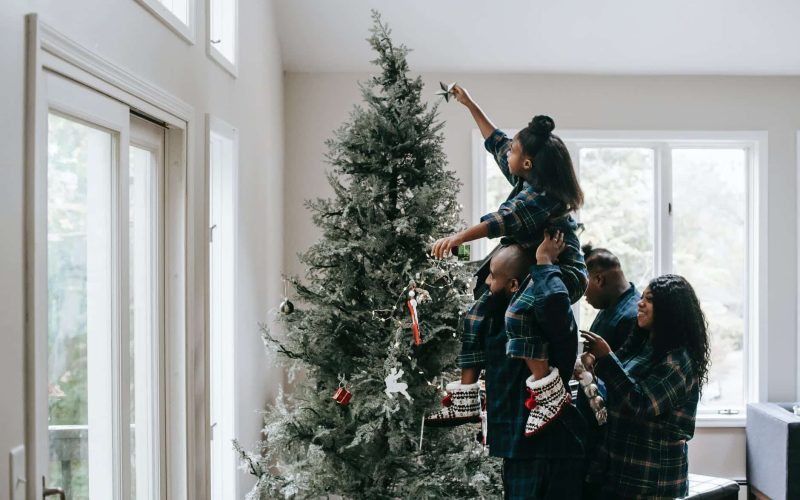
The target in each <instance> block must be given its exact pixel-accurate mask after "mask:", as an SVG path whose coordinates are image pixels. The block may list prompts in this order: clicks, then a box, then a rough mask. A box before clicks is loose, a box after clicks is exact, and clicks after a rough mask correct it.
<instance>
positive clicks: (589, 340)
mask: <svg viewBox="0 0 800 500" xmlns="http://www.w3.org/2000/svg"><path fill="white" fill-rule="evenodd" d="M581 337H583V345H584V346H585V349H586V352H589V353H591V354H592V356H594V357H595V359H602V358H605V357H606V356H608V355H609V354H611V346H609V345H608V342H606V341H605V340H604V339H603V337H601V336H600V335H597V334H596V333H592V332H588V331H586V330H581Z"/></svg>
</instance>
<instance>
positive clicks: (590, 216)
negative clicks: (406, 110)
mask: <svg viewBox="0 0 800 500" xmlns="http://www.w3.org/2000/svg"><path fill="white" fill-rule="evenodd" d="M561 137H562V139H564V141H565V142H566V143H567V146H568V147H569V148H570V153H571V155H572V158H573V161H574V163H575V167H576V169H577V171H578V175H579V177H580V181H581V187H582V188H583V190H584V193H585V199H586V202H585V205H584V207H583V209H582V210H581V211H580V213H579V214H577V215H578V218H579V220H580V222H582V223H583V224H584V225H585V230H584V232H583V233H582V234H581V235H580V238H581V242H582V243H584V244H585V243H590V242H591V243H593V244H594V245H595V246H602V247H605V248H608V249H610V250H611V251H613V252H614V253H615V254H616V255H617V256H618V257H619V258H620V261H621V262H622V265H623V268H624V270H625V273H626V275H627V277H628V279H629V280H631V281H633V282H634V283H635V284H636V286H637V288H639V290H640V291H641V290H643V289H644V287H646V285H647V283H648V281H649V280H650V279H651V278H652V277H654V276H658V275H661V274H666V273H676V274H681V275H683V276H684V277H686V278H687V279H688V280H689V282H690V283H692V285H693V287H694V288H695V291H696V292H697V294H698V297H699V298H700V301H701V305H702V307H703V311H704V312H705V314H706V317H707V320H708V323H709V333H710V336H711V353H712V365H711V368H710V372H709V381H708V384H707V385H706V386H705V387H704V390H703V395H702V400H701V405H700V408H699V410H698V411H699V414H700V415H701V416H702V417H706V418H712V417H714V418H717V419H718V421H719V423H720V424H721V425H725V422H726V420H725V419H728V421H732V420H734V419H735V418H736V417H730V416H731V415H738V416H739V417H743V415H744V406H745V404H746V403H747V402H750V401H756V400H757V399H758V394H759V390H758V389H759V380H760V378H759V376H758V375H759V372H758V367H759V363H758V356H759V349H758V342H757V339H758V335H759V333H762V334H763V331H764V329H765V327H764V326H763V325H765V324H766V323H765V321H764V320H765V318H764V317H763V314H762V313H761V311H763V310H765V309H764V308H765V307H766V297H765V295H766V293H765V292H766V290H765V289H764V288H763V286H760V285H759V284H760V283H763V282H764V279H765V278H766V264H765V263H764V262H763V261H764V259H759V258H758V256H759V255H765V253H766V239H765V238H764V236H765V234H766V219H765V214H766V212H765V210H764V209H763V208H761V207H763V206H765V203H766V196H765V192H766V191H765V189H766V182H765V180H766V178H765V172H766V156H765V155H766V137H765V134H761V133H745V132H729V133H723V132H720V133H685V134H678V133H655V132H653V133H650V132H646V133H642V132H631V133H622V132H619V133H617V132H613V133H612V132H605V133H604V132H589V131H587V132H580V131H574V132H562V134H561ZM474 142H475V144H476V145H475V149H474V150H475V158H476V162H475V163H476V167H475V173H476V176H475V178H476V179H477V180H478V182H477V184H478V185H479V186H478V187H476V190H475V194H476V195H477V194H478V192H481V193H482V195H481V196H476V197H475V198H476V200H477V203H476V204H475V205H476V206H475V213H474V219H475V220H477V217H479V216H480V215H482V214H483V213H486V212H488V211H491V210H494V209H495V208H496V206H497V205H498V204H499V202H500V201H502V200H504V199H505V196H507V194H508V193H509V192H510V186H509V185H508V183H507V182H506V181H505V179H503V177H502V176H500V175H499V174H498V169H497V168H495V164H494V161H493V159H492V157H491V156H490V155H488V154H487V153H486V152H485V150H483V141H482V139H481V138H480V136H479V135H476V136H475V139H474ZM500 181H502V182H500ZM490 200H491V201H490ZM491 244H492V243H490V245H491ZM476 250H477V252H476V253H477V255H478V256H479V257H482V256H484V255H486V252H487V249H486V248H485V247H483V248H481V247H478V248H477V249H476ZM595 315H596V311H595V310H594V309H592V308H591V307H590V306H588V304H586V303H585V301H582V302H581V303H580V312H579V322H580V325H581V328H584V329H588V327H589V326H590V325H591V323H592V320H593V319H594V317H595Z"/></svg>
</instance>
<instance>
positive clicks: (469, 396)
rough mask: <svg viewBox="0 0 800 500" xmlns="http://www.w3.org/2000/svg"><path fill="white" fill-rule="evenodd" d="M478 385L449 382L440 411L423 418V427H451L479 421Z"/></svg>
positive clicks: (479, 401)
mask: <svg viewBox="0 0 800 500" xmlns="http://www.w3.org/2000/svg"><path fill="white" fill-rule="evenodd" d="M479 390H480V385H479V384H478V383H477V382H476V383H474V384H462V383H461V382H450V383H449V384H447V396H445V398H444V399H443V400H442V406H444V408H442V409H441V410H439V411H437V412H436V413H433V414H431V415H429V416H428V417H426V418H425V425H430V426H432V427H452V426H456V425H461V424H467V423H470V422H480V421H481V398H480V394H479Z"/></svg>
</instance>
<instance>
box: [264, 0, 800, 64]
mask: <svg viewBox="0 0 800 500" xmlns="http://www.w3.org/2000/svg"><path fill="white" fill-rule="evenodd" d="M274 3H275V6H276V13H277V17H278V31H279V37H280V43H281V50H282V55H283V66H284V69H286V70H287V71H304V72H331V71H371V70H372V68H373V67H372V66H371V65H370V64H369V61H370V60H371V59H372V58H373V54H372V53H371V52H370V49H369V46H368V44H367V42H366V41H365V38H366V37H367V36H368V35H369V33H368V29H369V27H370V23H371V21H370V9H372V8H376V9H378V10H379V11H380V12H381V13H382V15H383V19H384V21H385V22H387V23H388V24H389V26H390V28H391V29H392V31H393V35H394V39H395V41H396V42H402V43H405V44H406V45H407V46H408V47H410V48H412V49H413V52H412V54H411V56H410V64H411V68H412V69H413V70H414V71H420V72H422V71H436V72H514V73H607V74H726V75H727V74H736V75H755V74H758V75H800V29H798V28H800V0H547V1H543V0H491V1H490V0H483V1H481V0H274Z"/></svg>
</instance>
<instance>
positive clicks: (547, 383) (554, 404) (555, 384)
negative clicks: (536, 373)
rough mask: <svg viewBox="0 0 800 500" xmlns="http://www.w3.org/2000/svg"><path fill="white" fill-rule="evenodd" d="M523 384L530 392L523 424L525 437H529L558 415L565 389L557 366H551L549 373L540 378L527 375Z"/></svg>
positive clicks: (564, 399)
mask: <svg viewBox="0 0 800 500" xmlns="http://www.w3.org/2000/svg"><path fill="white" fill-rule="evenodd" d="M525 385H527V386H528V392H529V393H530V397H529V398H528V399H527V401H525V406H526V407H527V408H528V409H530V410H531V413H530V415H528V421H527V422H526V424H525V437H530V436H533V435H534V434H536V433H537V432H539V431H540V430H542V429H543V428H544V427H545V426H546V425H547V424H549V423H550V422H551V421H552V420H553V419H555V418H556V417H558V415H559V414H560V413H561V409H562V408H563V407H564V404H565V403H566V402H567V391H566V390H565V389H564V382H563V381H562V380H561V377H559V376H558V368H551V369H550V374H549V375H547V376H546V377H545V378H543V379H541V380H534V379H533V377H532V376H531V377H528V380H526V381H525Z"/></svg>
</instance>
